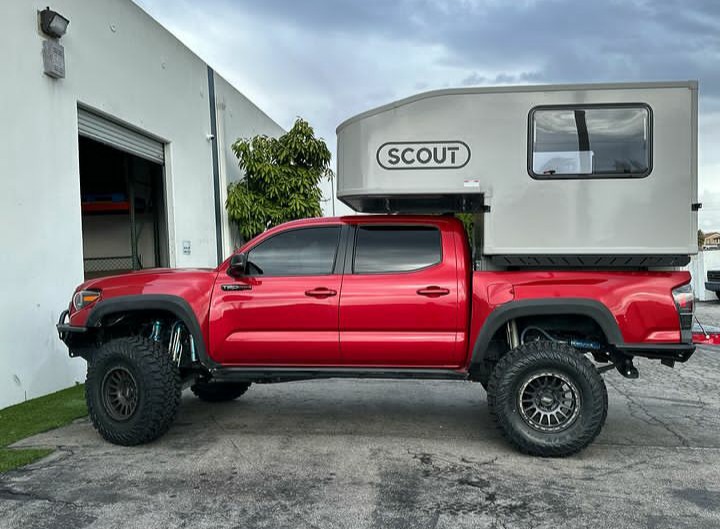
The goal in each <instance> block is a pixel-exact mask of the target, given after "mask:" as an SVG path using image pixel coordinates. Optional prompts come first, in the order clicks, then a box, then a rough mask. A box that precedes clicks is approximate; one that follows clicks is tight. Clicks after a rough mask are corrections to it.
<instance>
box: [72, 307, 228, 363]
mask: <svg viewBox="0 0 720 529" xmlns="http://www.w3.org/2000/svg"><path fill="white" fill-rule="evenodd" d="M148 311H162V312H167V313H170V314H172V315H173V316H175V317H176V318H177V319H178V320H180V321H182V322H183V323H184V324H185V326H186V327H187V329H188V331H189V332H190V335H191V336H192V337H193V340H194V342H195V350H196V352H197V354H198V357H199V358H200V360H201V362H202V364H203V365H205V366H206V367H208V368H209V367H212V366H213V365H214V361H213V360H212V359H211V358H210V357H209V355H208V352H207V348H206V346H205V338H204V336H203V332H202V328H201V327H200V323H199V322H198V319H197V316H196V315H195V312H194V311H193V310H192V308H191V307H190V304H189V303H188V302H187V301H185V300H184V299H183V298H181V297H179V296H173V295H169V294H140V295H134V296H118V297H114V298H109V299H105V300H103V301H102V302H101V303H98V304H97V305H96V306H95V307H94V308H93V309H92V311H91V312H90V314H89V315H88V318H87V322H86V325H87V327H88V328H91V329H92V328H94V329H99V328H102V326H103V322H104V321H105V320H106V318H107V317H108V316H112V315H115V314H127V313H133V312H148Z"/></svg>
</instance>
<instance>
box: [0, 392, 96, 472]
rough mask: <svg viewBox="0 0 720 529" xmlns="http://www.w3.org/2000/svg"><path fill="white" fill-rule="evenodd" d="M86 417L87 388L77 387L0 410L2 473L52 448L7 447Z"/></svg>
mask: <svg viewBox="0 0 720 529" xmlns="http://www.w3.org/2000/svg"><path fill="white" fill-rule="evenodd" d="M85 415H87V408H86V406H85V393H84V386H82V385H77V386H74V387H72V388H68V389H63V390H62V391H58V392H57V393H51V394H50V395H45V396H44V397H40V398H37V399H32V400H29V401H27V402H23V403H22V404H16V405H15V406H10V407H9V408H5V409H2V410H0V473H2V472H6V471H8V470H10V469H13V468H17V467H19V466H22V465H27V464H28V463H32V462H33V461H35V460H37V459H40V458H42V457H45V456H47V455H48V454H50V453H51V452H52V450H51V449H44V448H43V449H35V448H33V449H14V448H6V447H7V446H8V445H11V444H13V443H15V442H16V441H19V440H20V439H24V438H26V437H30V436H31V435H35V434H38V433H42V432H46V431H48V430H52V429H54V428H58V427H60V426H64V425H66V424H68V423H70V422H72V421H73V420H75V419H78V418H80V417H84V416H85Z"/></svg>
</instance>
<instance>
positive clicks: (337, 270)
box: [245, 223, 347, 279]
mask: <svg viewBox="0 0 720 529" xmlns="http://www.w3.org/2000/svg"><path fill="white" fill-rule="evenodd" d="M319 228H322V229H328V228H335V229H339V231H338V238H337V243H336V245H335V256H334V257H333V264H332V267H331V268H330V273H327V274H283V275H265V274H262V275H250V274H248V277H256V278H260V279H261V278H269V277H323V276H333V275H339V274H342V267H341V266H339V264H340V263H339V259H338V257H339V255H340V250H341V245H344V244H345V238H346V237H347V230H346V227H345V226H344V225H343V224H341V223H336V224H318V225H316V226H313V225H307V226H297V227H294V228H288V229H287V230H282V231H279V232H277V233H275V234H273V235H271V236H270V237H268V238H267V239H263V240H262V241H259V242H258V243H257V244H255V245H253V246H251V247H250V248H248V249H247V250H246V251H245V254H246V255H247V256H248V262H250V253H251V252H252V251H253V250H254V249H255V248H257V247H258V246H261V245H263V244H265V243H266V242H267V241H270V240H272V239H274V238H275V237H277V236H279V235H283V234H286V233H290V232H293V231H299V230H307V229H319Z"/></svg>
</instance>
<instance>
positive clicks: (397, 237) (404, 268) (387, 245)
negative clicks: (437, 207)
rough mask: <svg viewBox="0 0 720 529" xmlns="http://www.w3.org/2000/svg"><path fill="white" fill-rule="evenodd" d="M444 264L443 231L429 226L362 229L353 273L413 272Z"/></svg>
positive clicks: (357, 240)
mask: <svg viewBox="0 0 720 529" xmlns="http://www.w3.org/2000/svg"><path fill="white" fill-rule="evenodd" d="M441 260H442V245H441V238H440V231H439V230H438V229H437V228H433V227H427V226H360V227H359V228H358V231H357V238H356V243H355V259H354V261H353V272H354V273H356V274H372V273H382V272H411V271H413V270H420V269H422V268H427V267H428V266H432V265H434V264H437V263H439V262H440V261H441Z"/></svg>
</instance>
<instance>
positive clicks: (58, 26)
mask: <svg viewBox="0 0 720 529" xmlns="http://www.w3.org/2000/svg"><path fill="white" fill-rule="evenodd" d="M69 23H70V21H69V20H68V19H67V18H65V17H64V16H62V15H61V14H60V13H58V12H56V11H53V10H52V9H50V8H49V7H46V8H45V9H43V10H42V11H40V29H42V32H43V33H45V34H46V35H47V36H49V37H53V38H56V39H59V38H60V37H62V36H63V35H65V32H66V31H67V27H68V24H69Z"/></svg>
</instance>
